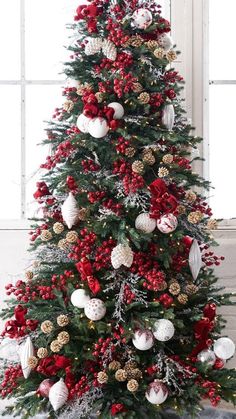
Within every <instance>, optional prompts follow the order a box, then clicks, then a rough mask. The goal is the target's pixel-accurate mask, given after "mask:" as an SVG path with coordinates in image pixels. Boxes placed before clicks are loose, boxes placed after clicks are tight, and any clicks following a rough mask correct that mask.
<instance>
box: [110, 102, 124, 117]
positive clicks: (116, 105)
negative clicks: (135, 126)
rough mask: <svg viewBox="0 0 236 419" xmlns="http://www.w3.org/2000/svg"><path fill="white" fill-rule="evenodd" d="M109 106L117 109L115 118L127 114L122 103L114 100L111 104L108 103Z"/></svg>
mask: <svg viewBox="0 0 236 419" xmlns="http://www.w3.org/2000/svg"><path fill="white" fill-rule="evenodd" d="M107 106H108V108H112V109H114V111H115V113H114V116H113V118H114V119H121V118H123V116H124V114H125V110H124V108H123V106H122V105H121V104H120V103H118V102H112V103H109V105H107Z"/></svg>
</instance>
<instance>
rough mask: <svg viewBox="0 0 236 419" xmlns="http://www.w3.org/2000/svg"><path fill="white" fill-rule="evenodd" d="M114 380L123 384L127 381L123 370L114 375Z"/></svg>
mask: <svg viewBox="0 0 236 419" xmlns="http://www.w3.org/2000/svg"><path fill="white" fill-rule="evenodd" d="M115 379H116V380H117V381H120V382H123V381H126V380H127V373H126V371H125V370H122V369H119V370H117V371H116V373H115Z"/></svg>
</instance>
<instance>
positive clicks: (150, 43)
mask: <svg viewBox="0 0 236 419" xmlns="http://www.w3.org/2000/svg"><path fill="white" fill-rule="evenodd" d="M145 45H146V46H147V47H148V49H156V48H157V47H158V45H159V44H158V42H157V41H154V40H150V41H147V42H145Z"/></svg>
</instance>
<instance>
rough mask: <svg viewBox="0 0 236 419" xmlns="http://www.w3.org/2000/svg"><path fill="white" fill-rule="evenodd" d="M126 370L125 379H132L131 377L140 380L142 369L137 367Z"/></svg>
mask: <svg viewBox="0 0 236 419" xmlns="http://www.w3.org/2000/svg"><path fill="white" fill-rule="evenodd" d="M126 372H127V380H132V379H135V380H141V378H142V376H143V374H142V371H141V370H139V369H138V368H135V369H132V368H129V369H126Z"/></svg>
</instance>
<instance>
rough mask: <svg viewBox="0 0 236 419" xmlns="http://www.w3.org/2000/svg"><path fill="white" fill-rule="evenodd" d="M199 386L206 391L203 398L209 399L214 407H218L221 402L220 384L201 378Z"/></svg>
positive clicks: (198, 381)
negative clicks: (218, 392) (218, 393)
mask: <svg viewBox="0 0 236 419" xmlns="http://www.w3.org/2000/svg"><path fill="white" fill-rule="evenodd" d="M197 384H199V385H200V387H201V388H202V389H204V396H203V398H204V399H208V398H209V399H210V402H211V404H212V406H214V407H216V406H217V405H218V404H219V402H220V400H221V397H220V396H219V395H217V391H218V384H217V383H216V382H214V381H209V380H206V381H204V380H203V379H199V378H198V380H197Z"/></svg>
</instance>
